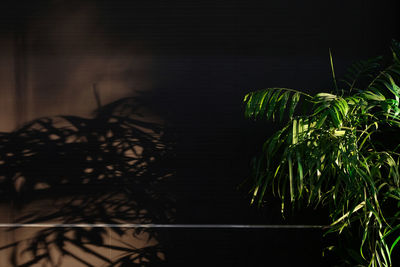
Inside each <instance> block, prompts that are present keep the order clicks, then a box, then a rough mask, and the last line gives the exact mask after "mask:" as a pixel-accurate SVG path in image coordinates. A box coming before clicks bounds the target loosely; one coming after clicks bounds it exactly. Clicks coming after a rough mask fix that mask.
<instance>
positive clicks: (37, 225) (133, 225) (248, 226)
mask: <svg viewBox="0 0 400 267" xmlns="http://www.w3.org/2000/svg"><path fill="white" fill-rule="evenodd" d="M20 227H21V228H22V227H26V228H56V227H58V228H67V227H69V228H83V227H96V228H188V229H190V228H191V229H213V228H215V229H218V228H222V229H322V228H328V227H329V226H326V225H279V224H142V223H121V224H113V223H111V224H109V223H93V224H92V223H71V224H68V223H0V228H20Z"/></svg>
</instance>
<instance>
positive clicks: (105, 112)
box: [0, 98, 175, 266]
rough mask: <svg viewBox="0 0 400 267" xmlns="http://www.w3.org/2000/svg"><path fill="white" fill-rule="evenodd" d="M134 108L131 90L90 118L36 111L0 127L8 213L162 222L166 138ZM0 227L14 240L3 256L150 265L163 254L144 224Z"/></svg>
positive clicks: (168, 209) (168, 206)
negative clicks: (15, 125)
mask: <svg viewBox="0 0 400 267" xmlns="http://www.w3.org/2000/svg"><path fill="white" fill-rule="evenodd" d="M138 111H139V107H138V99H137V98H123V99H120V100H118V101H115V102H113V103H111V104H108V105H106V106H103V107H101V108H99V109H98V110H97V111H96V115H95V117H94V118H93V119H85V118H81V117H76V116H59V117H46V118H41V119H37V120H35V121H32V122H30V123H28V124H26V125H25V126H23V127H22V128H20V129H18V130H16V131H14V132H10V133H0V196H1V197H2V199H1V200H2V202H3V203H7V204H8V203H9V204H10V205H11V204H12V206H10V207H11V212H14V213H15V214H16V216H15V220H14V222H17V223H45V222H48V223H66V224H78V223H90V224H95V223H107V224H118V223H170V222H172V221H173V218H174V212H175V211H174V200H173V197H172V196H171V195H170V194H169V193H168V192H167V190H166V189H165V188H164V187H163V186H164V184H165V180H168V179H166V178H168V177H170V176H173V175H174V173H173V171H172V168H171V165H170V164H169V163H168V162H169V159H170V158H171V153H172V142H170V141H168V140H167V139H168V138H167V136H166V134H165V132H164V129H163V128H162V127H161V125H158V124H155V123H149V122H145V121H144V120H143V118H140V117H139V116H138ZM8 231H11V232H12V233H13V235H14V238H13V239H14V242H9V243H7V244H0V246H1V251H0V252H1V253H2V254H3V255H7V257H8V260H9V264H12V265H13V266H32V265H35V264H43V266H44V265H46V264H48V265H49V266H79V265H82V266H150V265H151V266H153V265H154V264H156V265H157V266H158V265H159V264H160V263H161V262H163V261H164V259H165V256H164V253H163V247H162V242H160V239H162V237H160V235H159V233H158V232H157V231H155V230H153V229H148V228H146V229H136V230H135V231H132V230H127V229H123V228H93V227H86V228H73V227H59V228H54V227H53V228H51V227H50V228H39V229H38V228H36V229H26V228H11V229H8ZM3 243H4V242H3ZM4 253H5V254H4ZM41 266H42V265H41ZM46 266H47V265H46Z"/></svg>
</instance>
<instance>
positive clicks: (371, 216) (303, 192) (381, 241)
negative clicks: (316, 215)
mask: <svg viewBox="0 0 400 267" xmlns="http://www.w3.org/2000/svg"><path fill="white" fill-rule="evenodd" d="M330 60H331V68H332V75H333V80H334V86H335V88H334V90H333V91H332V92H320V93H317V94H315V95H310V94H307V93H305V92H302V91H298V90H293V89H288V88H269V89H265V90H258V91H254V92H250V93H248V94H247V95H246V96H245V98H244V103H245V116H246V117H247V118H252V119H267V120H273V121H279V122H280V123H281V124H282V127H281V128H280V130H278V131H277V132H275V133H274V134H273V135H272V136H271V137H269V138H268V139H267V140H266V141H265V143H264V144H263V145H262V149H261V153H260V154H259V155H258V156H257V157H255V158H254V159H253V161H252V173H253V175H252V178H253V179H252V181H253V182H252V191H251V192H252V203H258V204H261V203H262V202H263V199H264V197H265V196H266V194H267V192H270V191H272V192H273V193H274V194H275V195H278V196H279V197H280V199H281V201H282V210H284V209H285V207H286V206H287V205H288V204H289V205H294V204H296V205H297V204H298V205H299V206H300V207H305V206H315V207H317V206H323V207H325V208H327V209H328V210H329V214H330V218H329V220H330V225H329V227H328V228H327V231H326V233H332V232H333V233H337V234H339V235H346V234H350V233H351V234H352V235H353V236H354V235H355V236H356V237H358V249H357V250H356V251H354V250H353V249H352V248H350V247H349V248H348V256H349V257H348V258H346V261H347V263H349V264H353V266H354V262H357V264H359V266H392V261H391V254H392V252H393V249H394V248H395V246H396V244H397V243H398V242H399V240H400V229H399V228H400V221H399V218H398V217H399V214H400V212H399V209H398V207H400V174H399V161H400V154H399V145H398V143H399V142H398V141H399V140H400V139H399V138H398V134H400V131H399V130H400V106H399V102H400V101H399V99H400V87H399V86H400V45H399V43H398V42H396V41H393V43H392V57H391V58H390V59H389V60H388V59H386V58H384V57H377V58H373V59H369V60H365V61H360V62H357V63H355V64H354V65H352V66H351V67H350V68H349V72H348V74H347V75H346V76H345V79H344V80H341V81H336V77H335V73H334V68H333V61H332V56H331V54H330ZM299 103H301V104H299ZM396 134H397V136H396ZM393 138H394V139H393ZM396 138H397V139H396ZM349 229H351V231H349Z"/></svg>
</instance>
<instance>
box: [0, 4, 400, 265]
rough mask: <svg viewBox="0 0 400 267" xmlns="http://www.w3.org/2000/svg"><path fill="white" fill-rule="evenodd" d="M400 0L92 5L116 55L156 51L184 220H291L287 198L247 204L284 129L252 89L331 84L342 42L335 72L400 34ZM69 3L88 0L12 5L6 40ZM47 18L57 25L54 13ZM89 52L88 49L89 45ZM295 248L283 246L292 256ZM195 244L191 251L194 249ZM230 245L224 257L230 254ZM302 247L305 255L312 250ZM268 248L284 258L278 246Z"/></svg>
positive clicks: (154, 65) (316, 236)
mask: <svg viewBox="0 0 400 267" xmlns="http://www.w3.org/2000/svg"><path fill="white" fill-rule="evenodd" d="M396 2H397V1H374V0H368V1H365V0H355V1H289V0H281V1H237V0H235V1H206V2H203V1H202V2H193V1H172V2H171V1H160V2H155V1H104V0H103V1H87V3H88V4H87V5H86V7H88V6H89V7H90V8H89V9H93V10H95V11H96V14H97V15H96V18H95V20H96V23H95V25H96V28H95V29H98V30H96V31H93V32H91V33H89V34H91V35H93V36H94V38H99V36H100V37H101V38H99V39H101V40H103V42H104V43H105V45H104V46H103V47H102V49H104V50H102V51H108V52H110V53H114V52H118V51H116V50H118V49H119V47H123V46H124V44H125V46H126V44H130V43H135V45H136V47H139V48H140V49H139V50H140V51H143V53H146V54H149V55H151V63H150V67H146V69H145V72H143V75H144V76H146V77H147V78H148V79H150V80H151V82H152V83H151V86H148V87H146V88H145V89H146V91H144V92H143V98H144V99H145V100H146V101H147V102H146V103H147V105H148V106H149V109H151V110H152V111H153V112H155V113H157V114H158V116H159V117H161V118H162V119H163V120H164V121H165V123H166V124H167V125H169V131H170V132H171V134H172V135H173V136H174V138H175V139H176V140H177V143H176V147H175V154H176V160H175V161H174V163H173V164H175V168H176V173H177V175H176V178H174V179H173V181H171V187H170V188H168V189H167V190H171V191H172V192H174V194H175V195H176V197H177V199H178V201H177V222H181V223H233V224H234V223H256V224H261V223H282V219H281V217H280V213H279V208H278V206H279V203H277V202H273V201H272V202H271V206H270V207H269V208H267V210H263V211H260V210H257V209H256V208H254V207H249V204H248V196H247V193H246V192H247V190H246V188H244V189H243V188H241V189H240V190H238V185H239V184H240V183H241V182H242V181H243V180H244V179H245V178H246V176H247V175H248V171H249V164H248V161H249V159H250V158H251V156H252V155H254V153H256V152H257V148H258V146H259V145H260V143H261V142H262V140H263V139H264V138H265V137H266V136H268V134H269V133H271V132H272V130H273V129H274V126H272V125H270V124H263V123H253V122H249V121H245V120H244V118H243V106H242V103H241V102H242V98H243V96H244V95H245V94H246V93H247V92H249V91H251V90H255V89H261V88H265V87H273V86H281V87H293V88H297V89H301V90H305V91H308V92H315V91H317V90H329V89H330V88H332V80H331V74H330V65H329V54H328V49H329V48H330V49H331V50H332V51H333V56H334V62H335V67H336V73H337V76H340V75H341V74H343V73H344V72H345V69H346V66H348V65H349V64H350V63H351V62H353V61H354V60H359V59H363V58H368V57H371V56H375V55H378V54H382V53H387V52H388V50H389V45H390V40H391V39H392V38H399V37H400V36H399V26H398V19H397V13H398V4H397V3H396ZM60 3H61V4H63V5H66V6H68V7H69V8H70V9H74V8H76V9H79V8H80V6H81V5H82V2H81V1H76V2H74V1H72V2H71V1H69V2H68V4H66V3H67V2H64V1H42V2H40V4H37V5H32V4H31V5H32V6H26V7H25V8H24V6H15V5H14V6H11V7H10V10H11V11H13V12H12V13H10V14H19V16H20V17H18V20H20V22H21V23H17V24H16V23H15V17H12V15H4V16H3V20H4V21H5V24H4V25H5V26H3V28H2V31H3V36H4V38H9V36H11V35H12V33H13V31H19V30H20V29H24V27H26V28H27V29H29V25H32V23H35V21H38V20H40V17H41V16H47V15H49V14H51V12H52V10H53V9H54V8H55V7H56V6H57V5H58V4H60ZM85 3H86V1H85ZM22 11H23V12H22ZM21 12H22V13H21ZM7 14H8V13H7ZM7 23H8V24H7ZM47 23H49V25H48V26H49V27H50V26H51V27H53V26H52V25H50V24H51V20H50V21H48V22H47ZM7 25H8V26H7ZM21 25H22V26H21ZM54 27H56V25H54ZM71 34H73V29H72V33H71ZM30 36H35V32H34V31H33V32H30ZM82 38H83V37H82ZM39 44H41V43H40V42H39ZM43 45H44V44H43ZM71 45H72V44H71ZM66 46H68V44H66ZM43 47H44V48H43ZM43 47H42V46H40V45H39V46H36V47H35V51H36V53H37V54H40V55H47V56H50V57H51V55H52V54H51V52H50V51H48V50H46V48H45V46H43ZM82 51H83V52H82ZM82 51H80V52H79V53H85V51H91V50H90V49H89V50H82ZM126 51H127V50H126ZM122 54H123V52H122ZM125 56H126V57H130V56H132V54H130V53H126V55H125ZM132 57H133V56H132ZM133 60H134V59H133ZM126 75H128V76H129V75H130V74H129V72H127V73H126ZM139 78H140V77H139ZM136 89H139V90H140V89H141V88H135V90H136ZM133 91H134V90H133ZM133 91H132V92H133ZM45 95H46V92H44V93H43V98H45ZM39 98H40V97H39ZM39 100H40V99H39ZM271 129H272V130H271ZM311 214H312V212H311ZM309 215H310V214H308V213H307V215H305V214H303V215H302V216H298V217H297V219H295V220H294V221H293V222H300V223H301V222H306V223H310V224H318V223H323V222H324V219H323V218H319V217H317V216H315V218H314V217H312V216H311V217H310V216H309ZM264 234H265V235H266V237H265V239H258V240H257V241H256V243H257V244H260V245H261V244H263V243H264V242H267V243H268V242H274V241H276V240H278V239H279V242H280V243H279V242H278V243H279V244H280V245H278V246H277V247H278V248H279V249H280V250H282V249H285V245H284V244H286V241H285V240H289V241H288V242H294V241H293V240H292V241H290V240H291V238H293V236H296V238H297V239H298V240H297V239H296V240H297V241H296V242H300V243H302V244H303V243H304V246H303V247H302V248H300V249H301V251H302V253H303V254H304V255H305V256H304V255H303V258H302V260H304V261H306V260H307V259H306V255H313V257H314V256H315V255H320V253H316V252H315V251H314V252H312V253H311V254H307V253H308V252H309V251H311V250H313V249H314V250H321V242H322V241H321V232H320V231H315V232H313V233H310V232H309V231H303V232H302V230H299V231H297V232H282V231H279V232H273V231H271V232H268V233H267V234H266V233H264ZM204 235H207V234H206V233H200V234H199V233H196V234H194V235H193V236H192V238H194V240H195V241H196V242H197V244H196V245H195V248H197V249H200V247H202V246H203V245H207V244H208V245H209V243H210V242H211V243H212V241H210V240H212V238H213V237H212V236H218V235H217V234H215V233H213V234H209V237H207V238H205V237H204ZM187 236H190V235H187ZM182 238H183V237H182ZM218 238H221V239H220V242H219V243H218V242H217V244H225V245H221V246H226V247H229V246H230V244H231V242H230V241H229V240H235V241H236V242H239V243H240V242H244V243H245V244H247V243H246V242H249V241H248V239H246V238H250V237H249V236H246V235H244V234H243V233H241V234H238V235H235V234H232V233H230V234H226V235H224V237H218ZM236 238H238V239H236ZM251 238H255V237H254V236H252V237H251ZM306 239H308V241H304V240H306ZM182 240H184V241H185V242H187V241H188V240H186V239H185V238H183V239H182ZM221 240H224V241H221ZM238 240H239V241H238ZM240 240H242V241H240ZM246 240H247V241H246ZM265 240H266V241H265ZM271 240H272V241H271ZM184 241H182V242H184ZM178 243H179V242H178ZM313 243H314V244H313ZM234 246H235V250H234V251H235V253H243V254H244V255H247V254H248V255H253V254H254V252H251V253H250V252H249V251H248V250H245V251H244V252H243V251H241V252H239V251H240V250H239V245H234ZM177 247H178V248H180V249H181V247H180V245H178V246H177ZM219 249H221V248H219ZM269 249H273V248H272V247H271V246H269ZM291 249H293V248H287V250H288V251H286V252H282V251H280V254H279V253H277V254H276V255H281V256H282V255H285V253H287V254H290V253H292V252H291V251H290V250H291ZM194 251H197V250H194ZM227 251H229V249H227ZM307 251H308V252H307ZM196 253H197V252H193V255H192V254H190V253H189V255H191V256H193V257H195V256H196V255H197V254H196ZM224 253H227V254H223V253H222V254H223V256H221V257H226V259H228V258H229V257H231V256H232V255H231V254H229V253H228V252H224ZM232 253H233V252H232ZM246 253H247V254H246ZM252 253H253V254H252ZM296 253H297V254H296V255H297V257H301V256H300V255H301V254H302V253H300V252H296ZM313 253H314V254H313ZM217 254H218V253H217ZM175 256H176V257H179V256H178V255H175ZM253 256H254V255H253ZM270 257H272V258H273V257H278V256H274V255H273V253H272V254H271V255H270ZM221 261H222V262H224V259H221ZM228 261H229V260H227V261H226V262H228ZM226 262H225V263H226ZM316 264H317V263H316ZM252 266H254V265H252Z"/></svg>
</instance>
